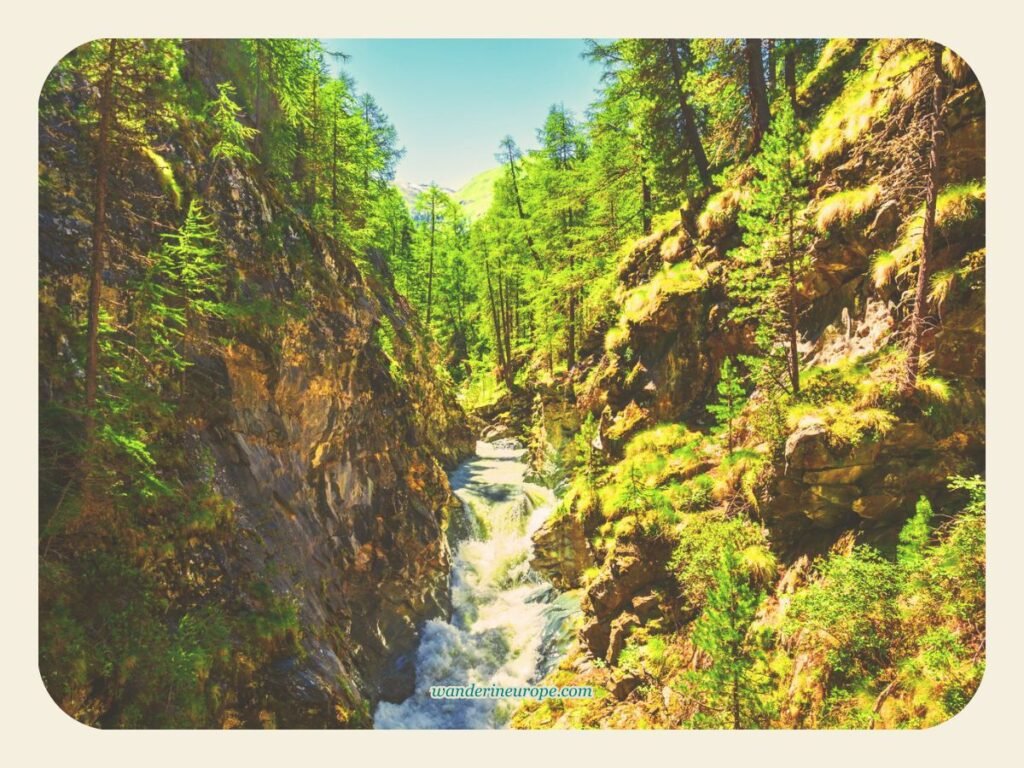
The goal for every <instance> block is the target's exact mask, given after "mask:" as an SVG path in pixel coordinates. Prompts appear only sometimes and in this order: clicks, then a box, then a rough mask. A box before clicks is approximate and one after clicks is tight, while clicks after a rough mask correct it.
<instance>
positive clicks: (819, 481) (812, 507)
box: [765, 420, 981, 551]
mask: <svg viewBox="0 0 1024 768" xmlns="http://www.w3.org/2000/svg"><path fill="white" fill-rule="evenodd" d="M953 443H956V445H952V444H951V443H950V442H949V440H948V439H947V440H946V441H939V440H936V439H935V438H934V437H933V436H932V435H930V434H929V433H928V432H927V431H926V430H925V429H924V427H923V426H922V425H921V424H919V423H913V422H910V423H898V424H896V425H894V426H893V427H892V428H891V429H890V430H888V431H887V432H886V433H885V434H884V435H882V436H879V437H865V438H864V439H862V440H861V441H859V442H857V443H856V444H853V445H849V444H842V443H837V442H836V441H835V440H833V439H832V438H831V437H830V435H829V432H828V430H827V429H826V428H825V426H824V425H823V424H821V423H820V422H818V421H815V420H808V421H807V422H806V423H802V424H800V425H799V427H798V428H797V429H796V430H795V431H794V432H793V433H792V434H790V436H789V438H788V439H787V440H786V451H785V464H784V467H783V469H782V471H781V473H779V475H778V477H777V479H776V480H775V482H774V488H773V493H772V494H771V497H770V501H769V503H768V505H766V510H765V515H766V520H767V522H768V523H769V525H770V526H771V527H772V530H773V533H774V535H775V537H776V541H777V543H778V545H779V546H780V547H781V548H782V549H784V550H792V551H802V550H804V549H810V550H820V549H823V548H827V546H828V545H829V544H831V542H832V541H834V540H835V535H836V534H835V532H836V531H838V530H848V529H853V528H860V529H862V530H864V529H872V528H873V529H877V530H878V531H879V532H881V531H886V530H887V529H888V532H890V533H891V532H892V531H893V530H894V529H895V528H897V527H898V526H899V525H900V524H901V523H902V522H903V521H904V520H905V519H906V517H907V516H908V515H909V513H910V512H911V511H912V510H913V505H914V502H916V500H917V499H918V497H919V496H920V495H921V494H922V493H924V494H926V495H928V496H929V497H930V498H932V499H941V498H942V496H943V494H944V490H945V489H944V484H945V481H946V478H947V477H949V476H950V475H954V474H958V473H960V472H964V471H967V468H968V467H969V466H971V463H972V454H976V453H977V452H978V451H979V450H980V449H981V445H980V444H979V443H978V441H977V436H971V435H968V434H966V433H958V437H957V438H954V440H953ZM950 448H952V450H951V449H950ZM975 460H977V459H976V458H975Z"/></svg>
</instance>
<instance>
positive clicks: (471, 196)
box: [455, 166, 505, 221]
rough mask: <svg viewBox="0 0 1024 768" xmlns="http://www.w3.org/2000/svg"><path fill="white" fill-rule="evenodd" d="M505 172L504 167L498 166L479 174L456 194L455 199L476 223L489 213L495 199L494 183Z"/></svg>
mask: <svg viewBox="0 0 1024 768" xmlns="http://www.w3.org/2000/svg"><path fill="white" fill-rule="evenodd" d="M504 171H505V169H504V168H503V167H502V166H498V167H496V168H490V169H488V170H486V171H483V172H482V173H478V174H477V175H476V176H474V177H473V178H472V179H470V180H469V181H467V182H466V183H465V184H464V185H463V186H462V187H461V188H460V189H459V191H458V192H456V193H455V199H456V200H457V201H458V202H459V204H460V205H461V206H462V209H463V210H464V211H465V212H466V215H467V216H468V217H469V218H470V219H471V220H473V221H475V220H476V219H479V218H480V217H481V216H483V215H484V214H485V213H487V209H488V208H489V207H490V206H491V200H493V199H494V183H495V182H496V181H497V180H498V179H500V178H501V174H502V173H504Z"/></svg>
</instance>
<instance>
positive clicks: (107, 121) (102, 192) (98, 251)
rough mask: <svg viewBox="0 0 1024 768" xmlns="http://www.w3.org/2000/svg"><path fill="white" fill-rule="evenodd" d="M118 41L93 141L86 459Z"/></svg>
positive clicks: (91, 435) (92, 418)
mask: <svg viewBox="0 0 1024 768" xmlns="http://www.w3.org/2000/svg"><path fill="white" fill-rule="evenodd" d="M118 44H119V41H118V40H117V39H114V38H112V39H111V40H110V41H109V42H108V43H107V58H106V62H105V69H104V71H103V77H102V78H101V80H100V102H99V132H98V135H97V137H96V179H95V197H96V199H95V206H94V208H93V219H92V263H91V269H90V272H89V309H88V320H87V328H86V349H87V351H86V361H85V450H86V457H87V458H88V456H89V454H90V453H91V451H92V449H93V446H94V445H95V443H96V414H95V409H96V393H97V389H98V384H97V382H98V378H99V357H100V347H99V332H100V298H101V293H102V291H103V264H104V261H105V255H106V241H107V193H108V187H109V183H110V144H111V133H112V132H113V128H114V119H115V115H114V110H115V103H114V69H115V65H116V63H117V48H118Z"/></svg>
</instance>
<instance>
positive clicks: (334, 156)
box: [331, 115, 394, 263]
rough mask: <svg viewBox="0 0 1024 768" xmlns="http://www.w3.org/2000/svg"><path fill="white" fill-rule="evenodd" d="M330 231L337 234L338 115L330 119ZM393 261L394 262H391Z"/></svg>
mask: <svg viewBox="0 0 1024 768" xmlns="http://www.w3.org/2000/svg"><path fill="white" fill-rule="evenodd" d="M331 123H332V126H331V232H332V233H333V234H334V236H335V237H337V236H338V116H337V115H334V117H333V119H332V120H331ZM392 263H394V262H392Z"/></svg>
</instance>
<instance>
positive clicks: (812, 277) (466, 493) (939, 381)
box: [39, 38, 986, 729]
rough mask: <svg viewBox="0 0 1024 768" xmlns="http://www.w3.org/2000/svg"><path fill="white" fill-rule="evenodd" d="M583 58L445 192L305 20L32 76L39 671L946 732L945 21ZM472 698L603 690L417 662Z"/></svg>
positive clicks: (962, 173)
mask: <svg viewBox="0 0 1024 768" xmlns="http://www.w3.org/2000/svg"><path fill="white" fill-rule="evenodd" d="M516 44H518V43H516V42H515V41H500V40H495V41H493V45H494V46H502V45H516ZM580 51H581V52H582V53H583V55H584V57H585V59H586V60H587V61H588V62H590V63H591V64H592V65H593V66H595V67H598V68H599V70H600V77H599V78H597V79H599V81H600V86H599V88H598V90H597V91H596V93H595V94H593V102H592V106H591V108H590V109H589V110H588V112H587V114H586V115H585V116H582V115H576V114H573V112H572V111H571V110H569V109H567V108H566V107H564V105H561V104H555V105H554V106H552V107H551V108H550V109H549V110H548V111H547V114H546V115H544V114H537V115H536V118H537V124H538V125H539V126H540V127H539V129H538V130H537V140H536V144H535V145H534V146H530V147H526V146H524V147H520V146H519V144H518V143H517V141H516V139H514V138H513V137H512V136H511V135H509V136H506V137H505V138H502V137H501V136H495V137H494V147H495V150H496V153H495V157H496V161H497V163H498V167H495V168H491V169H490V170H486V171H485V172H484V173H482V174H481V176H480V177H478V179H476V180H474V181H473V182H471V183H470V184H468V185H467V186H466V189H469V190H471V191H472V193H473V194H472V200H471V203H472V204H471V205H466V206H465V207H463V206H462V205H460V203H459V202H458V201H457V200H455V199H453V198H452V196H451V195H449V194H447V192H446V191H445V190H444V189H442V188H441V187H440V186H438V185H436V184H429V185H423V186H421V187H415V188H414V187H411V186H410V185H398V184H396V181H395V169H396V165H397V163H398V162H399V161H400V159H401V156H402V150H401V148H400V143H399V136H400V129H401V126H397V127H396V126H394V125H392V124H391V122H390V121H389V118H388V117H387V115H386V114H385V112H384V109H383V108H382V107H381V105H379V104H378V103H377V102H376V101H375V99H374V98H373V96H371V95H370V94H368V93H364V92H361V91H359V90H358V89H357V87H356V85H355V83H354V82H353V81H352V80H351V78H349V77H346V76H343V72H344V64H343V63H342V64H340V65H338V67H340V71H341V73H342V74H339V71H336V70H337V67H335V66H334V65H333V64H330V62H334V61H336V60H338V57H334V56H332V53H335V52H334V51H332V50H329V49H326V48H325V47H324V45H323V44H322V43H320V42H318V41H316V40H286V39H275V40H251V39H239V40H169V39H154V40H139V39H118V40H96V41H92V42H90V43H86V44H85V45H83V46H81V47H80V48H78V49H76V50H75V51H73V52H72V53H71V54H69V55H68V56H67V57H65V59H63V60H62V61H61V62H60V63H58V64H57V66H56V67H55V68H54V70H53V72H52V73H51V75H50V77H49V79H48V80H47V83H46V85H45V87H44V89H43V93H42V95H41V99H40V113H39V114H40V120H39V140H40V156H39V166H40V184H39V235H40V249H39V325H40V340H39V373H40V376H39V382H40V395H39V401H40V406H39V432H40V445H39V459H40V478H39V481H40V482H39V488H40V510H39V582H40V589H39V605H40V646H39V661H40V671H41V674H42V677H43V682H44V685H45V686H46V689H47V691H48V692H49V694H50V695H51V697H52V698H53V699H54V700H55V701H56V702H57V704H58V705H59V706H60V708H61V709H62V710H63V711H64V712H66V713H67V714H68V715H70V716H71V717H73V718H75V719H76V720H78V721H80V722H83V723H85V724H88V725H91V726H94V727H99V728H376V729H390V728H449V729H451V728H456V729H468V728H503V727H512V728H527V729H548V728H572V729H582V728H631V729H641V728H924V727H929V726H932V725H935V724H937V723H940V722H944V721H945V720H948V719H949V718H950V717H953V716H955V715H956V714H957V713H958V712H959V711H961V710H962V709H963V707H964V706H966V704H967V702H968V701H969V700H970V698H971V697H972V696H973V695H974V693H975V691H976V690H977V688H978V685H979V684H980V681H981V678H982V675H983V673H984V667H985V512H986V510H985V480H984V473H985V259H986V250H985V203H986V188H985V143H984V137H985V104H984V97H983V94H982V92H981V87H980V84H979V83H978V81H977V79H976V78H975V76H974V74H973V73H972V72H971V70H970V68H969V67H968V65H967V64H966V63H965V62H964V61H963V60H962V59H960V57H959V56H957V54H956V53H955V52H953V51H952V50H950V49H948V48H945V47H944V46H942V45H940V44H938V43H931V42H929V41H924V40H887V39H871V40H861V39H830V40H818V39H775V40H761V39H716V40H684V39H673V38H664V39H645V40H631V39H623V40H616V41H587V42H585V43H584V42H581V43H580ZM495 58H498V57H495ZM481 66H483V64H481ZM459 82H460V81H459V77H458V73H453V74H452V83H451V86H452V87H453V88H454V87H456V86H457V85H458V83H459ZM476 95H477V96H478V97H480V98H482V96H481V95H480V94H476ZM499 95H500V94H499ZM469 96H470V95H467V104H469ZM410 98H412V97H411V96H410ZM467 109H469V107H468V106H467ZM484 188H486V189H484ZM408 197H411V202H410V200H408V199H407V198H408ZM470 209H471V210H470ZM466 684H480V685H489V684H493V685H499V686H501V685H510V686H520V685H535V684H541V685H545V686H587V687H589V688H592V690H593V692H594V695H593V696H592V697H587V698H580V699H558V698H548V699H542V700H531V699H517V698H502V699H449V700H445V699H438V698H435V697H432V696H431V693H430V691H431V688H432V687H435V686H451V685H466Z"/></svg>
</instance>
